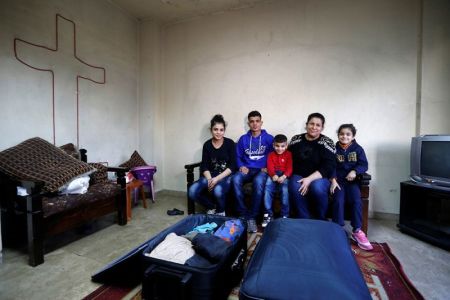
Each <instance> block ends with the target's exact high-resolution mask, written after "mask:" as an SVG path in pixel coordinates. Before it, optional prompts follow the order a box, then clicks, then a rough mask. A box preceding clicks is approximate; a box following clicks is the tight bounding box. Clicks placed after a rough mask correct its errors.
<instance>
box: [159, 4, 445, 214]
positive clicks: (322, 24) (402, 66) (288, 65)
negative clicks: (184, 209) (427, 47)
mask: <svg viewBox="0 0 450 300" xmlns="http://www.w3.org/2000/svg"><path fill="white" fill-rule="evenodd" d="M418 13H419V2H418V1H417V2H412V1H406V0H405V1H389V0H383V1H357V2H354V1H351V3H350V2H349V1H345V0H341V1H308V0H302V1H274V2H272V3H266V4H262V5H258V6H255V7H253V8H250V9H245V10H239V11H231V12H225V13H223V14H215V15H212V16H207V17H202V18H198V19H195V20H190V21H189V22H183V23H179V24H173V25H170V26H167V27H165V28H164V29H163V52H164V57H163V69H164V73H163V76H164V77H163V79H162V81H163V82H164V91H163V99H164V116H165V125H164V133H165V138H164V143H165V144H164V149H165V160H164V161H165V177H164V179H165V188H167V189H174V190H184V189H185V186H184V184H185V178H184V176H185V175H184V169H183V165H184V164H186V163H189V162H195V161H198V160H200V157H201V146H202V143H203V142H204V140H206V139H207V138H208V137H209V136H210V135H209V132H208V128H207V126H208V122H209V120H210V118H211V117H212V115H214V114H215V113H222V114H223V115H224V117H225V119H226V120H227V121H228V123H229V125H228V128H227V136H228V137H230V138H232V139H235V140H236V139H237V138H238V137H239V136H240V135H241V134H242V133H244V131H245V130H247V128H246V126H245V121H246V115H247V113H248V112H249V111H250V110H253V109H257V110H259V111H260V112H261V113H262V115H263V120H264V127H265V128H266V129H267V130H268V131H269V132H271V133H272V134H276V133H284V134H286V135H288V136H289V137H291V136H292V135H294V134H296V133H301V132H303V131H304V124H305V121H306V117H307V115H308V114H309V113H311V112H315V111H319V112H322V113H323V114H324V115H325V116H326V118H327V123H326V127H325V131H324V133H325V134H326V135H328V136H330V137H332V138H333V139H336V134H335V131H336V129H337V127H338V126H339V125H340V124H341V123H343V122H353V123H354V124H355V125H356V127H357V128H358V134H357V140H358V142H360V143H361V144H362V145H363V146H364V147H365V149H366V152H367V154H368V159H369V162H370V170H369V172H370V173H371V174H372V176H373V181H372V185H371V210H373V211H378V212H388V213H397V212H398V209H399V182H401V181H403V180H406V179H407V178H408V174H409V143H410V138H411V136H414V135H415V114H416V111H415V107H416V81H417V77H416V66H417V65H416V61H417V39H416V38H417V28H418V27H417V22H418ZM441 113H442V112H441Z"/></svg>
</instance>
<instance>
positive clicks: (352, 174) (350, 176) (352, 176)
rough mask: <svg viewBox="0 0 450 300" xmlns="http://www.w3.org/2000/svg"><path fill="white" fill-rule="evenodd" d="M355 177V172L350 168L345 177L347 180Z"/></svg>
mask: <svg viewBox="0 0 450 300" xmlns="http://www.w3.org/2000/svg"><path fill="white" fill-rule="evenodd" d="M355 178H356V172H355V170H351V171H350V172H348V174H347V177H345V179H347V180H348V181H353V180H355Z"/></svg>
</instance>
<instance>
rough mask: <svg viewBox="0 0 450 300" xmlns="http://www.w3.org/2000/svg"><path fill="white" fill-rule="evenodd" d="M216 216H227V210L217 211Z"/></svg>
mask: <svg viewBox="0 0 450 300" xmlns="http://www.w3.org/2000/svg"><path fill="white" fill-rule="evenodd" d="M216 216H222V217H225V211H223V212H220V213H219V212H216Z"/></svg>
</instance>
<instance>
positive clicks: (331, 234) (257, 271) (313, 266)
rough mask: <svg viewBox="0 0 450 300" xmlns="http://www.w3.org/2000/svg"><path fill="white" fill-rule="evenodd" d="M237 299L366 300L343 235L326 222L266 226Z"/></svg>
mask: <svg viewBox="0 0 450 300" xmlns="http://www.w3.org/2000/svg"><path fill="white" fill-rule="evenodd" d="M239 298H240V299H371V296H370V294H369V290H368V288H367V285H366V283H365V281H364V278H363V276H362V273H361V270H360V269H359V267H358V265H357V263H356V260H355V258H354V256H353V253H352V250H351V248H350V245H349V240H348V238H347V236H346V234H345V232H344V230H343V229H342V228H341V227H340V226H339V225H336V224H334V223H331V222H326V221H319V220H306V219H277V220H275V221H273V222H270V223H269V225H268V226H267V227H266V229H265V231H264V235H263V237H262V239H261V240H260V242H259V243H258V245H257V247H256V249H255V251H254V253H253V255H252V257H251V259H250V261H249V264H248V267H247V270H246V272H245V274H244V279H243V283H242V286H241V289H240V295H239Z"/></svg>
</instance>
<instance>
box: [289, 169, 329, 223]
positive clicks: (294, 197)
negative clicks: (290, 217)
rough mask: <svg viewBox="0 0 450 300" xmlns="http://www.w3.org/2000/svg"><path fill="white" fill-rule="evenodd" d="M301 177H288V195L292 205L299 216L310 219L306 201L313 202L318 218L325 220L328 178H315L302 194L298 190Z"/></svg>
mask: <svg viewBox="0 0 450 300" xmlns="http://www.w3.org/2000/svg"><path fill="white" fill-rule="evenodd" d="M300 179H302V177H301V176H300V175H292V177H291V178H290V179H289V196H290V197H291V202H292V204H293V205H294V207H295V209H296V211H297V215H298V217H299V218H303V219H310V218H311V215H310V213H309V209H308V202H313V205H314V207H315V208H316V211H317V217H318V218H319V219H320V220H326V217H325V215H326V213H327V208H328V190H329V189H330V181H329V180H328V179H324V178H321V179H316V180H314V181H313V182H311V184H310V185H309V189H308V192H307V193H306V195H304V196H302V195H301V194H300V192H299V191H298V190H299V189H300V186H301V185H300V183H298V181H299V180H300Z"/></svg>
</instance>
